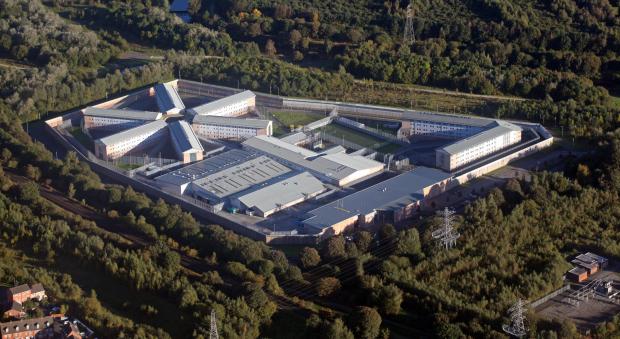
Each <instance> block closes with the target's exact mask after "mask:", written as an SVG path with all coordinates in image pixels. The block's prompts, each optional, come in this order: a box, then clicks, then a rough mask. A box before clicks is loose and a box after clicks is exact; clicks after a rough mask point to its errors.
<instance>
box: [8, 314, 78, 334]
mask: <svg viewBox="0 0 620 339" xmlns="http://www.w3.org/2000/svg"><path fill="white" fill-rule="evenodd" d="M0 333H1V334H2V336H1V339H24V338H32V339H82V336H81V335H80V331H79V329H78V328H77V326H76V325H75V324H73V323H71V322H70V321H66V320H64V321H63V320H61V319H60V318H58V317H51V316H48V317H43V318H36V319H24V320H17V321H11V322H7V323H0Z"/></svg>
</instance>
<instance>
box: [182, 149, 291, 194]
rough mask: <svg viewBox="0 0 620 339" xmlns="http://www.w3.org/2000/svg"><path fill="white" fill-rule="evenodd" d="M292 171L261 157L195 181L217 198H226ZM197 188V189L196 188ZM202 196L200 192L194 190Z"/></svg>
mask: <svg viewBox="0 0 620 339" xmlns="http://www.w3.org/2000/svg"><path fill="white" fill-rule="evenodd" d="M290 171H291V169H290V168H288V167H286V166H284V165H282V164H280V163H278V162H276V161H275V160H273V159H271V158H269V157H266V156H264V155H261V156H259V157H257V158H254V159H251V160H248V161H246V162H242V163H239V164H237V165H234V166H232V167H228V168H226V169H223V170H221V171H219V172H216V173H213V174H210V175H208V176H206V177H203V178H200V179H197V180H194V181H193V187H194V186H198V187H199V188H200V189H201V190H204V191H206V192H208V194H209V195H213V196H215V197H217V198H220V199H221V198H224V197H227V196H229V195H231V194H235V193H238V192H241V191H244V190H247V189H249V188H251V187H253V186H255V185H258V184H260V183H263V182H266V181H268V180H271V179H274V178H276V177H279V176H281V175H283V174H286V173H288V172H290ZM194 188H195V187H194ZM194 191H195V192H196V193H198V194H200V193H201V192H200V190H196V189H194Z"/></svg>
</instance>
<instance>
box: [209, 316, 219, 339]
mask: <svg viewBox="0 0 620 339" xmlns="http://www.w3.org/2000/svg"><path fill="white" fill-rule="evenodd" d="M216 320H217V319H216V317H215V310H211V332H210V333H209V339H219V335H218V334H217V321H216Z"/></svg>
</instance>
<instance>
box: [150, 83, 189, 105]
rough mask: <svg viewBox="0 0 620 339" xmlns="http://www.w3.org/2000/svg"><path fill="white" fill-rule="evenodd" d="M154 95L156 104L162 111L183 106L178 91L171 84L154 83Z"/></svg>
mask: <svg viewBox="0 0 620 339" xmlns="http://www.w3.org/2000/svg"><path fill="white" fill-rule="evenodd" d="M155 96H156V98H157V106H158V107H159V110H160V111H162V112H166V111H169V110H171V109H173V108H178V109H180V110H182V109H184V108H185V104H184V103H183V100H181V96H180V95H179V92H177V90H176V89H175V88H174V87H172V85H171V84H157V85H155Z"/></svg>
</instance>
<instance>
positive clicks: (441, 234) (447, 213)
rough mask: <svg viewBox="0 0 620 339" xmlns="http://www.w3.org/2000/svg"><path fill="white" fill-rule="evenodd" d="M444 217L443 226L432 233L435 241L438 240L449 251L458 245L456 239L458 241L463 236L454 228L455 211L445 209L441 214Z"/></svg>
mask: <svg viewBox="0 0 620 339" xmlns="http://www.w3.org/2000/svg"><path fill="white" fill-rule="evenodd" d="M441 215H442V217H443V226H442V227H441V228H440V229H438V230H436V231H433V233H431V236H432V237H433V239H438V240H439V241H440V242H441V243H442V244H443V245H444V246H445V248H446V249H449V248H451V247H453V246H455V245H456V239H458V238H459V237H460V236H461V235H460V234H459V233H458V232H456V231H455V230H454V227H453V226H452V224H453V221H454V211H453V210H451V209H449V208H447V207H446V208H444V210H443V211H442V212H441Z"/></svg>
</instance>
